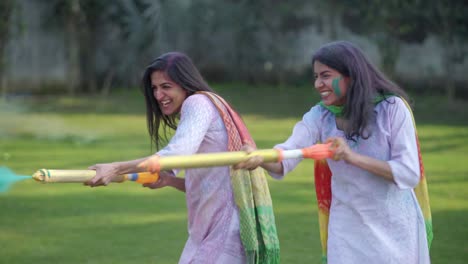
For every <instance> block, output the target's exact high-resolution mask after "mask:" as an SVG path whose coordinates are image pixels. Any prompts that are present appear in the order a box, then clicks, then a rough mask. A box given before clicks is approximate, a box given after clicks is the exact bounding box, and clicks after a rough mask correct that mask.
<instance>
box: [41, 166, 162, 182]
mask: <svg viewBox="0 0 468 264" xmlns="http://www.w3.org/2000/svg"><path fill="white" fill-rule="evenodd" d="M94 176H96V171H95V170H48V169H40V170H38V171H36V172H35V173H34V174H33V175H32V178H33V179H34V180H36V181H38V182H43V183H83V182H86V181H88V180H90V179H91V178H93V177H94ZM158 179H159V174H157V173H149V172H141V173H130V174H122V175H118V176H116V177H114V178H113V179H112V182H124V181H136V182H138V183H151V182H156V181H158Z"/></svg>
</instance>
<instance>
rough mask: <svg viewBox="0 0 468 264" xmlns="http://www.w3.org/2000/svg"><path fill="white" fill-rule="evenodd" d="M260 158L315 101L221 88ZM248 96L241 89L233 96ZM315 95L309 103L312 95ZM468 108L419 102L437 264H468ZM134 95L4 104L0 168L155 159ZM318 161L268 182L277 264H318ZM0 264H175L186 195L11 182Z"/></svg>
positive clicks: (282, 91) (296, 91) (1, 199)
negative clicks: (278, 244)
mask: <svg viewBox="0 0 468 264" xmlns="http://www.w3.org/2000/svg"><path fill="white" fill-rule="evenodd" d="M215 87H216V88H218V90H219V91H220V93H221V94H222V95H224V96H225V98H226V99H228V100H229V101H231V102H232V104H233V105H234V107H235V108H237V109H238V110H239V111H240V112H241V113H242V114H243V117H244V119H245V121H246V123H247V125H248V127H249V128H250V130H251V133H252V135H253V137H254V138H255V139H256V140H257V144H258V146H259V147H260V148H271V147H272V146H273V145H274V144H276V143H279V142H282V141H284V140H285V139H286V138H287V137H288V136H289V134H290V131H291V129H292V127H293V125H294V124H295V122H297V121H298V120H299V119H300V118H301V116H302V114H303V113H304V112H305V111H307V109H308V108H309V107H310V106H311V105H312V104H313V103H314V102H316V101H317V98H316V97H314V95H313V92H312V90H308V88H304V87H283V88H270V87H256V88H254V87H247V88H246V87H243V86H239V85H237V86H236V85H223V86H219V87H217V86H215ZM238 87H243V88H238ZM309 94H310V96H309ZM466 103H467V102H456V103H455V104H451V105H450V106H447V105H446V104H444V103H443V102H440V101H439V100H438V99H436V98H431V97H424V98H418V99H417V101H416V105H415V106H416V107H415V115H416V121H417V123H418V131H419V136H420V140H421V147H422V153H423V160H424V162H425V167H426V175H427V177H428V183H429V192H430V198H431V206H432V213H433V224H434V233H435V239H434V241H433V246H432V249H431V255H432V263H435V264H437V263H451V264H462V263H468V243H467V242H468V240H467V239H468V228H467V225H466V223H468V202H467V201H468V191H466V190H467V188H468V119H467V118H466V117H467V116H468V110H467V109H466V107H464V106H466ZM153 151H154V149H151V147H150V144H149V139H148V136H147V133H146V124H145V118H144V105H143V100H142V99H141V96H140V95H139V94H138V93H136V92H124V91H121V92H118V93H116V94H115V95H113V96H112V97H94V98H82V97H74V98H71V97H41V98H29V97H28V98H20V97H16V98H7V99H3V100H2V99H0V165H2V166H7V167H9V168H10V169H12V170H13V171H15V172H16V173H17V174H22V175H31V174H32V173H34V172H35V171H36V170H38V169H40V168H49V169H52V168H57V169H85V168H87V167H88V166H90V165H92V164H94V163H98V162H110V161H115V160H125V159H134V158H137V157H141V156H146V155H149V154H150V153H152V152H153ZM312 169H313V162H312V161H304V162H302V163H301V164H300V165H299V167H297V168H296V170H294V171H293V172H292V173H291V174H290V175H288V176H287V177H286V178H285V179H284V180H282V181H275V180H271V179H269V183H270V189H271V193H272V198H273V202H274V209H275V214H276V221H277V227H278V232H279V236H280V241H281V250H282V251H281V258H282V263H320V252H321V251H320V244H319V236H318V224H317V212H316V198H315V194H314V191H313V190H314V182H313V175H312ZM0 208H1V213H0V263H15V264H16V263H36V264H39V263H112V264H115V263H177V260H178V257H179V255H180V253H181V251H182V247H183V245H184V243H185V240H186V237H187V234H186V226H187V223H186V221H187V217H186V207H185V197H184V195H183V193H180V192H176V191H175V190H173V189H162V190H157V191H153V190H148V189H143V188H141V187H140V186H139V185H138V184H135V183H122V184H112V185H110V186H108V187H106V188H93V189H91V188H88V187H85V186H82V185H80V184H55V185H54V184H39V183H36V182H34V181H32V180H27V181H23V182H19V183H16V184H15V185H14V186H13V187H12V188H11V189H10V190H9V191H8V192H5V193H1V194H0Z"/></svg>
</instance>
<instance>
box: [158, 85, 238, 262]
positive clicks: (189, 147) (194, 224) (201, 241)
mask: <svg viewBox="0 0 468 264" xmlns="http://www.w3.org/2000/svg"><path fill="white" fill-rule="evenodd" d="M227 145H228V137H227V132H226V128H225V126H224V123H223V121H222V119H221V116H220V114H219V113H218V110H217V109H216V107H215V106H214V105H213V103H212V102H211V101H210V99H209V98H208V97H206V96H205V95H201V94H195V95H192V96H189V97H188V98H187V99H186V100H185V101H184V103H183V104H182V109H181V119H180V122H179V124H178V127H177V130H176V133H175V135H174V136H173V137H172V139H171V140H170V142H169V144H168V145H167V146H166V147H165V148H163V149H162V150H160V151H159V152H158V154H159V155H161V156H171V155H190V154H195V153H208V152H225V151H227V150H228V148H227ZM185 188H186V200H187V209H188V233H189V238H188V240H187V242H186V244H185V247H184V251H183V253H182V256H181V257H180V260H179V263H180V264H183V263H191V264H197V263H200V264H201V263H203V264H210V263H226V264H241V263H245V254H244V249H243V246H242V243H241V240H240V231H239V216H238V212H237V207H236V204H235V201H234V194H233V192H232V188H231V179H230V172H229V167H228V166H224V167H213V168H199V169H187V170H186V171H185Z"/></svg>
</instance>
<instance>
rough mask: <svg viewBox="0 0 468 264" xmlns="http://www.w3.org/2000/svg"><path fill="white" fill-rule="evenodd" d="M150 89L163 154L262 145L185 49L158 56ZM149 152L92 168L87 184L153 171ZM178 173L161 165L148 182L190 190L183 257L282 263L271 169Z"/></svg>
mask: <svg viewBox="0 0 468 264" xmlns="http://www.w3.org/2000/svg"><path fill="white" fill-rule="evenodd" d="M143 94H144V96H145V100H146V118H147V125H148V132H149V134H150V136H151V139H152V142H153V143H155V144H156V147H157V148H158V149H159V151H158V152H157V153H156V155H155V156H158V157H159V156H174V155H191V154H195V153H209V152H225V151H238V150H240V148H241V147H242V144H243V143H245V142H248V143H249V144H253V145H255V143H254V142H253V140H252V138H251V136H250V134H249V132H248V131H247V128H246V126H245V124H244V123H243V121H242V120H241V118H240V116H239V115H238V114H237V112H236V111H234V110H233V109H232V108H231V107H230V105H229V104H228V103H227V102H226V101H225V100H224V99H223V98H221V97H220V96H219V95H217V94H216V93H214V92H213V90H212V89H211V88H210V86H209V85H208V84H207V83H206V82H205V80H204V79H203V77H202V76H201V75H200V73H199V71H198V70H197V68H196V67H195V66H194V64H193V63H192V61H191V60H190V58H189V57H187V56H186V55H185V54H182V53H179V52H170V53H166V54H163V55H162V56H160V57H158V58H157V59H155V60H154V61H153V62H151V63H150V65H149V66H148V67H147V68H146V70H145V73H144V75H143ZM161 126H162V127H161ZM167 128H170V129H172V130H175V134H174V136H173V137H172V138H171V139H170V141H169V142H168V144H167V145H166V146H165V147H164V148H162V149H160V146H161V145H163V143H165V140H166V139H167V138H168V134H167V133H168V129H167ZM153 157H154V156H153ZM147 158H148V157H145V158H141V159H136V160H130V161H121V162H113V163H106V164H97V165H94V166H91V167H90V169H94V170H96V176H95V177H93V178H92V179H91V180H89V181H88V182H87V185H89V186H92V187H94V186H100V185H107V184H108V183H109V182H111V181H112V180H113V179H115V177H118V175H121V174H126V173H133V172H140V171H145V170H149V169H148V168H141V167H140V166H139V164H141V163H142V162H143V161H146V160H147ZM149 160H151V159H149ZM178 171H179V170H177V169H176V170H167V171H161V172H160V174H159V176H160V177H159V180H158V181H156V182H153V183H145V184H143V186H144V187H147V188H150V189H159V188H162V187H166V186H170V187H173V188H175V189H177V190H179V191H182V192H185V193H186V203H187V209H188V229H189V230H188V233H189V238H188V240H187V242H186V244H185V248H184V251H183V252H182V256H181V257H180V260H179V263H207V264H209V263H225V264H244V263H259V262H258V261H264V263H272V264H274V263H278V262H279V240H278V237H277V233H276V226H275V220H274V215H273V208H272V204H271V197H270V193H269V190H268V184H267V182H266V179H265V175H264V174H263V170H261V169H258V170H254V171H248V170H235V171H234V170H231V168H230V167H229V166H220V167H212V168H198V169H186V171H185V177H184V178H181V177H176V174H178ZM245 186H251V188H250V189H249V188H245ZM254 201H255V202H254ZM262 263H263V262H262Z"/></svg>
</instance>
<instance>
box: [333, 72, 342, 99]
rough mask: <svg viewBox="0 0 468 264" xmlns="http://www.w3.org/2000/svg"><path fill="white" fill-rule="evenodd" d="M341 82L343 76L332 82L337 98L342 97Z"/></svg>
mask: <svg viewBox="0 0 468 264" xmlns="http://www.w3.org/2000/svg"><path fill="white" fill-rule="evenodd" d="M340 80H341V76H340V77H338V78H335V79H333V81H332V88H333V92H335V94H336V96H337V97H341V90H340Z"/></svg>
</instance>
